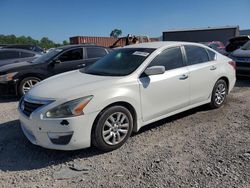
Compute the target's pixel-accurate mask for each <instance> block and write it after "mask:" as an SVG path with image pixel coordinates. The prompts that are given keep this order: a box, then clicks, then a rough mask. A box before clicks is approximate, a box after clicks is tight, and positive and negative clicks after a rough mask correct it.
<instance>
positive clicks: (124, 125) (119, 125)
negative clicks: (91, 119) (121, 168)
mask: <svg viewBox="0 0 250 188" xmlns="http://www.w3.org/2000/svg"><path fill="white" fill-rule="evenodd" d="M94 126H95V127H94V129H93V131H92V143H93V145H94V146H95V147H97V148H98V149H100V150H102V151H105V152H107V151H112V150H115V149H117V148H119V147H121V146H122V145H123V144H124V143H125V142H126V141H127V139H128V138H129V137H130V135H131V133H132V130H133V117H132V115H131V113H130V111H129V110H128V109H127V108H125V107H123V106H112V107H110V108H107V109H106V110H104V111H103V112H102V113H101V114H100V116H99V118H98V120H97V122H96V124H95V125H94Z"/></svg>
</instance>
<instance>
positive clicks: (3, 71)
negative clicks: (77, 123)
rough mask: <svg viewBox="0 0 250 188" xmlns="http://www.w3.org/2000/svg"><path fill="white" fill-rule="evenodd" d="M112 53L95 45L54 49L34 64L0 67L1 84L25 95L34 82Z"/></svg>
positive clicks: (31, 62)
mask: <svg viewBox="0 0 250 188" xmlns="http://www.w3.org/2000/svg"><path fill="white" fill-rule="evenodd" d="M110 51H112V50H111V49H109V48H106V47H102V46H94V45H68V46H63V47H59V48H55V49H53V50H51V51H50V52H48V53H46V54H44V55H42V56H41V57H39V58H37V59H35V60H34V61H25V62H20V63H15V64H9V65H5V66H1V67H0V84H2V85H3V84H4V85H8V86H14V88H15V91H16V94H18V95H19V96H22V95H24V94H25V93H26V92H28V91H29V89H30V88H32V87H33V86H34V85H35V84H36V83H38V82H39V81H41V80H43V79H46V78H48V77H50V76H53V75H56V74H59V73H63V72H66V71H70V70H75V69H80V68H84V67H86V66H88V65H91V64H93V63H94V62H96V61H97V60H98V59H100V58H101V57H103V56H105V55H106V54H108V53H109V52H110Z"/></svg>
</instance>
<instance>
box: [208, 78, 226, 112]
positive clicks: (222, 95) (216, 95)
mask: <svg viewBox="0 0 250 188" xmlns="http://www.w3.org/2000/svg"><path fill="white" fill-rule="evenodd" d="M227 94H228V86H227V83H226V81H225V80H218V81H217V82H216V83H215V85H214V88H213V92H212V98H211V102H210V106H211V108H220V107H221V106H222V105H223V104H224V103H225V102H226V101H227Z"/></svg>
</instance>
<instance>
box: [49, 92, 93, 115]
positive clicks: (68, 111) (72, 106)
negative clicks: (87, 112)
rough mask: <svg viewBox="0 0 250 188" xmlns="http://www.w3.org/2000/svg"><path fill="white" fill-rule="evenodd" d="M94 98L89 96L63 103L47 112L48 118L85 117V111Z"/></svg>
mask: <svg viewBox="0 0 250 188" xmlns="http://www.w3.org/2000/svg"><path fill="white" fill-rule="evenodd" d="M92 98H93V96H87V97H83V98H79V99H75V100H72V101H69V102H66V103H63V104H61V105H59V106H57V107H55V108H52V109H51V110H49V111H48V112H46V117H47V118H66V117H73V116H80V115H83V114H84V113H83V109H84V108H85V106H87V104H88V103H89V101H91V99H92Z"/></svg>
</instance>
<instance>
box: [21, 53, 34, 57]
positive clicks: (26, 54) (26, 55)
mask: <svg viewBox="0 0 250 188" xmlns="http://www.w3.org/2000/svg"><path fill="white" fill-rule="evenodd" d="M33 56H35V54H33V53H28V52H21V58H25V57H33Z"/></svg>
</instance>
